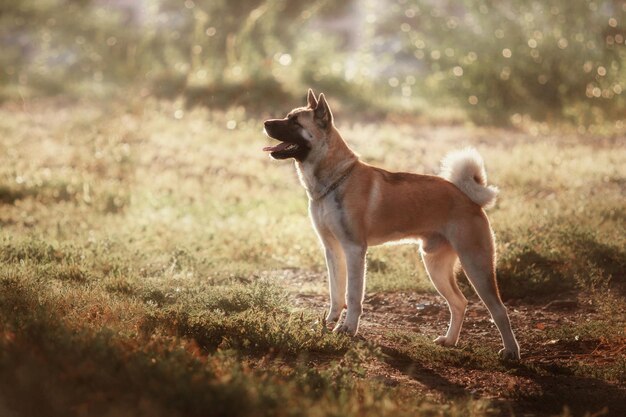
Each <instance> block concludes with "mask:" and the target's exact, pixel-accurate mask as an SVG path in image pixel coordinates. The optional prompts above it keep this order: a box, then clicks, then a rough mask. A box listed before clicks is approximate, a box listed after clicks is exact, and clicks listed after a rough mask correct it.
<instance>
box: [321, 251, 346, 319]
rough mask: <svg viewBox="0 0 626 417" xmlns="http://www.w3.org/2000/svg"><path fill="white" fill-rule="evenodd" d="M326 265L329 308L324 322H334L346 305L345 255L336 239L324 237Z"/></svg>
mask: <svg viewBox="0 0 626 417" xmlns="http://www.w3.org/2000/svg"><path fill="white" fill-rule="evenodd" d="M323 243H324V249H325V254H326V267H327V268H328V290H329V292H330V309H329V310H328V315H327V316H326V322H327V323H329V324H335V323H336V322H338V321H339V318H340V317H341V313H342V312H343V309H344V307H345V306H346V257H345V256H344V254H343V249H341V246H340V245H339V242H337V241H336V240H330V239H324V242H323Z"/></svg>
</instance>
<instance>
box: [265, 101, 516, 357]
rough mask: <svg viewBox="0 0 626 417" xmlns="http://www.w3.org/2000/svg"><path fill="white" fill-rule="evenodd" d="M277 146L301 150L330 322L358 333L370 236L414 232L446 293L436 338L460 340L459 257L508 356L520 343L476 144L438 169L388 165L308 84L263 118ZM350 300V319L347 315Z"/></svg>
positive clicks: (380, 240) (285, 151)
mask: <svg viewBox="0 0 626 417" xmlns="http://www.w3.org/2000/svg"><path fill="white" fill-rule="evenodd" d="M264 127H265V133H266V134H267V136H269V137H271V138H273V139H277V140H279V141H280V143H279V144H278V145H276V146H268V147H265V148H263V150H264V151H266V152H269V153H270V156H271V157H272V158H273V159H279V160H280V159H291V158H293V159H294V160H295V166H296V169H297V171H298V176H299V178H300V182H301V183H302V185H303V186H304V188H305V189H306V192H307V195H308V198H309V215H310V218H311V221H312V223H313V227H314V228H315V231H316V233H317V235H318V237H319V240H320V241H321V243H322V245H323V247H324V252H325V257H326V265H327V269H328V276H329V290H330V308H329V311H328V315H327V316H326V321H327V323H331V324H334V323H336V326H334V329H333V331H334V332H339V333H346V334H348V335H352V336H354V335H356V334H357V332H358V329H359V320H360V318H361V314H362V312H363V299H364V291H365V269H366V260H365V257H366V253H367V249H368V247H369V246H374V245H380V244H384V243H387V242H394V241H406V240H409V241H417V242H419V243H420V252H421V257H422V260H423V262H424V265H425V267H426V271H427V272H428V275H429V277H430V279H431V281H432V283H433V284H434V286H435V288H436V289H437V291H438V292H439V294H441V295H442V296H443V298H445V300H446V302H447V303H448V308H449V310H450V323H449V326H448V331H447V333H446V334H445V335H444V336H440V337H437V338H436V339H435V343H437V344H439V345H443V346H455V345H456V344H457V342H458V340H459V334H460V332H461V325H462V322H463V318H464V315H465V309H466V307H467V299H466V298H465V296H464V295H463V293H462V292H461V291H460V290H459V287H458V286H457V283H456V279H455V273H454V268H455V264H456V262H457V260H459V261H460V265H461V267H462V268H463V270H464V272H465V274H466V275H467V277H468V279H469V281H470V283H471V284H472V286H473V287H474V289H475V290H476V292H477V293H478V295H479V297H480V298H481V300H482V301H483V302H484V303H485V305H486V306H487V308H488V309H489V312H490V314H491V317H492V318H493V320H494V322H495V324H496V326H497V328H498V330H499V331H500V335H501V337H502V342H503V345H504V348H503V349H502V350H501V351H500V355H501V356H502V357H504V358H506V359H514V360H517V359H519V358H520V348H519V345H518V343H517V340H516V339H515V335H514V334H513V331H512V329H511V324H510V321H509V317H508V314H507V311H506V307H505V306H504V304H503V303H502V300H501V298H500V294H499V291H498V285H497V282H496V271H495V262H496V261H495V242H494V234H493V231H492V229H491V226H490V224H489V219H488V218H487V215H486V214H485V210H484V209H485V208H488V207H490V206H492V205H493V204H494V202H495V199H496V195H497V192H498V189H497V188H496V187H493V186H488V185H487V176H486V173H485V168H484V164H483V160H482V158H481V156H480V155H479V154H478V152H477V151H476V150H474V149H466V150H464V151H457V152H454V153H452V154H450V155H448V156H447V157H446V158H445V159H444V160H443V162H442V172H441V173H440V176H435V175H420V174H412V173H404V172H389V171H386V170H384V169H382V168H377V167H374V166H371V165H368V164H367V163H365V162H363V161H361V160H359V158H358V157H357V155H356V154H355V153H354V152H353V151H352V150H351V149H350V148H349V147H348V145H347V144H346V142H345V141H344V140H343V139H342V137H341V135H340V134H339V132H338V131H337V129H336V128H335V125H334V120H333V114H332V112H331V109H330V107H329V105H328V102H327V101H326V98H325V97H324V94H320V95H319V97H318V98H316V96H315V94H314V93H313V91H312V90H311V89H309V91H308V96H307V105H306V106H305V107H299V108H296V109H294V110H292V111H290V112H289V114H287V116H286V117H284V118H283V119H272V120H266V121H265V122H264ZM344 308H347V312H346V315H345V320H343V322H341V320H340V318H341V316H342V313H343V310H344Z"/></svg>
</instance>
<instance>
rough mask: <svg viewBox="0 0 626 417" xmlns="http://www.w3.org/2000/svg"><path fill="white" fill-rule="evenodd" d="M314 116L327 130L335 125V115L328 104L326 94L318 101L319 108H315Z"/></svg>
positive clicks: (321, 95)
mask: <svg viewBox="0 0 626 417" xmlns="http://www.w3.org/2000/svg"><path fill="white" fill-rule="evenodd" d="M314 114H315V121H316V122H317V124H318V125H319V126H320V127H321V128H323V129H326V128H328V127H329V126H330V125H332V124H333V113H332V112H331V111H330V106H329V105H328V103H327V102H326V97H324V93H322V94H320V97H319V98H318V99H317V107H315V113H314Z"/></svg>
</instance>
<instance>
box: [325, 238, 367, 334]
mask: <svg viewBox="0 0 626 417" xmlns="http://www.w3.org/2000/svg"><path fill="white" fill-rule="evenodd" d="M342 246H343V251H344V253H345V256H346V264H347V267H348V312H347V313H346V319H345V320H344V322H343V324H338V325H337V326H336V327H335V329H334V330H333V331H335V332H339V333H346V334H349V335H351V336H354V335H356V333H357V332H358V331H359V320H360V318H361V313H363V297H364V291H365V253H366V252H367V246H365V245H356V244H354V243H350V244H346V245H342Z"/></svg>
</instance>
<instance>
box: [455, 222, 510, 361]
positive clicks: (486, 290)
mask: <svg viewBox="0 0 626 417" xmlns="http://www.w3.org/2000/svg"><path fill="white" fill-rule="evenodd" d="M466 226H467V227H468V228H461V229H462V230H463V229H464V230H463V232H465V233H463V235H462V236H461V234H459V235H458V236H457V239H455V241H454V242H453V244H454V246H455V249H456V251H457V253H458V255H459V259H460V261H461V266H462V267H463V270H464V271H465V275H467V278H468V279H469V281H470V283H471V284H472V286H473V287H474V289H475V290H476V293H478V296H479V297H480V299H481V300H482V301H483V303H485V305H486V306H487V309H488V310H489V313H490V314H491V317H492V318H493V321H494V322H495V323H496V327H497V328H498V330H499V331H500V336H501V337H502V343H503V344H504V349H502V350H501V351H500V355H502V356H503V357H504V358H505V359H519V358H520V349H519V345H518V343H517V340H516V339H515V335H514V334H513V330H512V329H511V322H510V320H509V316H508V314H507V312H506V307H505V306H504V304H503V303H502V299H501V298H500V294H499V292H498V284H497V283H496V268H495V247H494V246H495V244H494V241H493V237H492V234H491V228H490V227H489V222H488V221H487V220H486V218H483V220H482V221H476V222H474V223H473V224H471V225H466Z"/></svg>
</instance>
